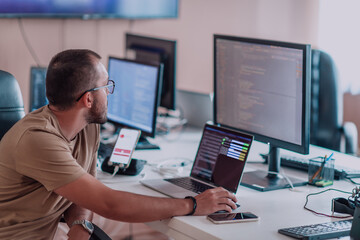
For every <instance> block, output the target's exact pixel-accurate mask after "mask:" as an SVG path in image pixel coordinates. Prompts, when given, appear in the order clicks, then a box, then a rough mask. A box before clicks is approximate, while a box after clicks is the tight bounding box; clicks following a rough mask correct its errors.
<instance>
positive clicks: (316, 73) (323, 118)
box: [310, 49, 343, 151]
mask: <svg viewBox="0 0 360 240" xmlns="http://www.w3.org/2000/svg"><path fill="white" fill-rule="evenodd" d="M311 71H312V74H311V124H310V129H311V133H310V143H311V144H314V145H318V146H321V147H325V148H330V149H333V150H336V151H340V142H341V134H342V124H343V96H342V94H341V89H340V88H339V86H338V85H339V84H338V74H337V69H336V66H335V63H334V61H333V59H332V58H331V56H330V55H329V54H327V53H325V52H323V51H320V50H316V49H313V50H312V70H311Z"/></svg>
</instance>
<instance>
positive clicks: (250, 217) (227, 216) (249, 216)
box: [207, 212, 259, 223]
mask: <svg viewBox="0 0 360 240" xmlns="http://www.w3.org/2000/svg"><path fill="white" fill-rule="evenodd" d="M207 218H208V219H209V220H210V221H212V222H213V223H234V222H249V221H257V220H259V217H258V216H256V215H255V214H253V213H250V212H238V213H213V214H210V215H208V216H207Z"/></svg>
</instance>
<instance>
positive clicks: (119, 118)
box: [107, 57, 162, 149]
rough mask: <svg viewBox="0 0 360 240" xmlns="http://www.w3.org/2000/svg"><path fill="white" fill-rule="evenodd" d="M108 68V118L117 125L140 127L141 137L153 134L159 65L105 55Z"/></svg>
mask: <svg viewBox="0 0 360 240" xmlns="http://www.w3.org/2000/svg"><path fill="white" fill-rule="evenodd" d="M108 72H109V79H111V80H113V81H115V91H114V93H113V94H110V95H109V96H108V112H107V118H108V120H109V121H110V122H112V123H114V124H115V125H116V126H118V127H130V128H135V129H139V130H141V140H142V141H145V138H144V137H146V136H149V137H154V136H155V130H156V117H157V108H158V105H159V95H160V94H159V88H160V87H161V83H162V65H161V64H160V65H159V64H150V63H143V62H139V61H132V60H128V59H121V58H115V57H109V62H108ZM139 144H140V145H144V143H143V142H141V143H139ZM140 145H139V146H140ZM138 148H139V147H138ZM144 148H146V147H144ZM149 148H150V147H149ZM153 148H158V147H155V146H154V147H151V148H150V149H153Z"/></svg>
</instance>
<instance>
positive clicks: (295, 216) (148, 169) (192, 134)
mask: <svg viewBox="0 0 360 240" xmlns="http://www.w3.org/2000/svg"><path fill="white" fill-rule="evenodd" d="M200 137H201V130H200V129H193V128H186V129H185V132H184V133H172V134H171V135H169V136H163V137H157V138H156V139H154V142H156V143H157V144H159V145H160V147H161V150H160V151H159V150H146V151H144V150H142V151H136V152H135V153H134V158H139V159H145V160H147V161H148V162H149V163H150V164H157V163H160V162H162V161H164V160H170V159H174V160H175V159H176V158H184V159H191V160H194V158H195V155H196V151H197V148H198V144H199V140H200ZM267 150H268V148H267V145H265V144H262V143H259V142H254V145H253V146H252V148H251V150H250V155H249V158H248V163H247V165H246V168H245V171H249V170H255V169H264V170H266V169H267V165H264V164H259V163H250V162H251V161H259V160H261V157H260V156H259V153H266V152H267ZM281 152H286V151H281ZM329 152H331V151H329V150H326V149H322V148H318V147H315V146H311V149H310V155H309V156H308V157H309V158H310V157H314V156H318V155H325V154H328V155H329ZM289 154H293V153H291V152H289ZM334 158H335V159H337V161H340V159H341V165H347V166H355V168H360V159H358V158H355V157H352V156H348V155H345V154H341V153H335V154H334ZM152 168H153V167H152V166H145V169H144V170H143V172H144V173H145V176H143V175H141V176H135V177H124V176H115V177H114V178H111V179H110V178H109V176H108V175H107V176H100V179H101V180H102V181H104V182H105V183H106V184H107V185H108V186H109V187H112V188H114V189H118V190H124V191H130V192H134V193H140V194H146V195H152V196H162V197H164V195H162V194H160V193H158V192H156V191H153V190H151V189H149V188H147V187H145V186H143V185H141V184H140V183H139V182H138V180H139V179H141V178H142V177H144V178H149V179H150V178H160V177H162V176H161V175H159V174H158V173H157V172H155V171H153V170H152ZM190 169H191V164H189V165H188V166H187V167H186V168H185V170H184V171H183V172H182V173H181V174H180V175H187V174H189V171H190ZM283 170H284V172H285V173H286V174H287V175H290V176H296V177H299V178H303V179H304V180H306V179H307V174H306V173H304V172H299V171H295V170H292V169H286V168H283ZM328 188H329V187H328ZM330 188H336V189H341V190H344V191H349V192H350V191H351V190H352V189H353V188H354V185H353V184H351V183H349V182H347V181H335V183H334V185H333V186H331V187H330ZM325 189H327V188H316V187H313V186H303V187H298V188H296V190H295V191H290V190H288V189H282V190H275V191H270V192H259V191H256V190H253V189H250V188H246V187H243V186H240V187H239V190H238V192H237V194H236V196H237V198H238V202H239V203H240V205H241V207H240V208H239V209H237V211H242V212H244V211H250V212H253V213H255V214H256V215H258V216H259V217H260V220H259V221H257V222H244V223H232V224H220V225H216V224H213V223H211V222H210V221H208V220H207V219H206V217H205V216H184V217H173V218H171V219H166V220H162V221H155V222H150V223H147V225H148V226H150V227H152V228H154V229H156V230H158V231H160V232H163V233H165V234H167V235H168V236H170V237H172V238H174V239H291V238H289V237H286V236H284V235H282V234H279V233H278V232H277V231H278V229H279V228H284V227H292V226H298V225H305V224H311V223H322V222H329V221H337V220H339V219H330V218H328V217H320V216H316V215H314V214H313V213H311V212H309V211H307V210H305V209H304V208H303V206H304V203H305V197H306V195H307V194H309V193H314V192H320V191H322V190H325ZM347 196H348V195H346V194H341V193H339V192H335V191H330V192H327V193H324V194H321V195H317V196H311V197H310V198H309V203H308V207H309V208H311V209H313V210H315V211H317V212H322V213H327V214H331V211H330V209H331V208H330V207H331V199H332V198H335V197H347Z"/></svg>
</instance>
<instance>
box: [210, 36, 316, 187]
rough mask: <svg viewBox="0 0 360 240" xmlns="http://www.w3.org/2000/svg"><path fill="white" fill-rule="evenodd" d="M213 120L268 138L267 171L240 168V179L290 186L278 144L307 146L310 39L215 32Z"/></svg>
mask: <svg viewBox="0 0 360 240" xmlns="http://www.w3.org/2000/svg"><path fill="white" fill-rule="evenodd" d="M214 122H215V123H216V124H219V125H223V126H227V127H230V128H235V129H237V130H241V131H244V132H246V133H250V134H252V135H254V137H255V139H256V140H258V141H261V142H265V143H268V144H269V148H270V150H269V154H268V155H267V159H268V164H269V171H268V172H265V171H254V172H246V173H244V176H243V179H242V182H241V184H242V185H244V186H248V187H251V188H254V189H257V190H261V191H268V190H275V189H279V188H285V187H289V186H290V185H289V184H288V182H287V180H286V179H284V178H282V177H281V176H280V175H278V174H277V173H279V170H280V156H279V148H283V149H287V150H291V151H295V152H298V153H302V154H307V153H308V152H309V135H310V45H307V44H294V43H286V42H278V41H270V40H261V39H251V38H243V37H234V36H224V35H214ZM290 180H291V181H292V184H293V185H294V186H299V185H304V184H306V182H305V181H302V180H299V179H295V178H292V179H290Z"/></svg>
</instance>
